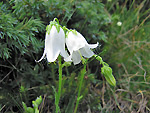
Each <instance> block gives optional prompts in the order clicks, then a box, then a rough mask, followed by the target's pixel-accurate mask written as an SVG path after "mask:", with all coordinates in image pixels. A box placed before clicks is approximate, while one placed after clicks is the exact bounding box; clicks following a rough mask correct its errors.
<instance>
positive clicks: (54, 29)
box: [38, 19, 71, 62]
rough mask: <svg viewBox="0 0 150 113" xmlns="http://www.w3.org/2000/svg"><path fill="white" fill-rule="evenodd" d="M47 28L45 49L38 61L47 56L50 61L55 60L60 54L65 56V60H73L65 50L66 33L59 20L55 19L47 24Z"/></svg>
mask: <svg viewBox="0 0 150 113" xmlns="http://www.w3.org/2000/svg"><path fill="white" fill-rule="evenodd" d="M46 30H47V32H46V37H45V49H44V53H43V56H42V57H41V59H40V60H39V61H38V62H40V61H41V60H42V59H43V58H45V56H46V57H47V60H48V62H54V61H55V60H56V59H57V57H58V56H59V54H60V55H61V56H63V57H64V60H65V61H71V59H69V58H67V57H68V56H69V55H68V53H67V51H66V50H65V33H64V30H63V29H62V27H61V26H60V25H59V24H58V22H56V21H55V19H54V21H51V22H50V25H48V26H47V28H46ZM66 58H67V59H66Z"/></svg>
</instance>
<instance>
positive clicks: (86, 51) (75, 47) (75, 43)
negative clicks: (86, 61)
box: [66, 30, 98, 65]
mask: <svg viewBox="0 0 150 113" xmlns="http://www.w3.org/2000/svg"><path fill="white" fill-rule="evenodd" d="M66 45H67V48H68V50H69V52H70V58H71V59H72V61H73V63H74V65H76V64H79V63H80V62H81V59H82V56H84V57H86V58H90V57H92V56H93V55H94V52H93V51H91V49H93V48H96V47H97V46H98V43H97V44H88V43H87V41H86V40H85V38H84V37H83V36H82V35H81V34H80V33H79V32H77V31H75V30H69V31H68V32H67V37H66Z"/></svg>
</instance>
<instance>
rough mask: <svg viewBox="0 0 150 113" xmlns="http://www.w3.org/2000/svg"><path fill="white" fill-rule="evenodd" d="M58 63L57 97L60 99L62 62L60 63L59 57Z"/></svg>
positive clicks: (59, 58)
mask: <svg viewBox="0 0 150 113" xmlns="http://www.w3.org/2000/svg"><path fill="white" fill-rule="evenodd" d="M58 60H59V62H58V65H59V87H58V98H59V100H60V96H61V84H62V64H61V57H60V56H59V57H58Z"/></svg>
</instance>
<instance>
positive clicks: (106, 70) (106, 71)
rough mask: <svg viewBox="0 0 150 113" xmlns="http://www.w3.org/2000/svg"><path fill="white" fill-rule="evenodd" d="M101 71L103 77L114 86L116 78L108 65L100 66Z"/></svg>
mask: <svg viewBox="0 0 150 113" xmlns="http://www.w3.org/2000/svg"><path fill="white" fill-rule="evenodd" d="M101 73H102V74H103V75H104V77H105V79H106V80H107V82H108V83H109V84H110V85H112V86H116V80H115V78H114V76H113V74H112V69H111V68H110V67H108V66H105V65H104V66H103V67H102V68H101Z"/></svg>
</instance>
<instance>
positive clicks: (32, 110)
mask: <svg viewBox="0 0 150 113" xmlns="http://www.w3.org/2000/svg"><path fill="white" fill-rule="evenodd" d="M25 113H26V112H25ZM27 113H34V109H33V108H31V107H28V108H27Z"/></svg>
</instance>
